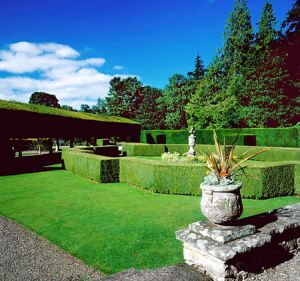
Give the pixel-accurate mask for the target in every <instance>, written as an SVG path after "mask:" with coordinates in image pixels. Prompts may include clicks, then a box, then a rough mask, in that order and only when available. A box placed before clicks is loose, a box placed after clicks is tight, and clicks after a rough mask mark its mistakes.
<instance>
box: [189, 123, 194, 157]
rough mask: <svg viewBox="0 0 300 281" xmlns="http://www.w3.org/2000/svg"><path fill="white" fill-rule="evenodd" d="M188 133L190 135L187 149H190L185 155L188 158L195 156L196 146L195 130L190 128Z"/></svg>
mask: <svg viewBox="0 0 300 281" xmlns="http://www.w3.org/2000/svg"><path fill="white" fill-rule="evenodd" d="M189 133H190V135H189V147H190V149H189V151H188V153H187V156H188V157H189V156H195V155H196V151H195V145H196V136H195V128H194V127H191V129H190V131H189Z"/></svg>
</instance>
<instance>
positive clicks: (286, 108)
mask: <svg viewBox="0 0 300 281" xmlns="http://www.w3.org/2000/svg"><path fill="white" fill-rule="evenodd" d="M275 24H276V18H275V17H274V14H273V9H272V6H271V4H269V3H268V2H267V3H266V4H265V7H264V9H263V11H262V14H261V19H260V21H259V28H258V33H257V36H256V38H257V40H256V42H257V46H256V49H255V50H254V51H253V54H252V57H251V60H250V62H251V64H250V67H248V68H247V71H246V72H245V73H244V82H243V87H242V88H241V91H240V98H241V99H240V103H241V105H242V107H240V109H241V111H240V125H241V126H243V127H278V126H289V125H291V123H290V119H291V113H292V112H293V101H292V99H290V98H289V97H288V96H287V92H288V91H289V90H288V89H289V88H290V86H289V84H290V79H289V74H288V71H287V70H286V69H285V68H284V56H282V54H280V52H278V51H279V47H278V44H277V41H275V39H276V37H277V36H276V34H277V32H276V30H275Z"/></svg>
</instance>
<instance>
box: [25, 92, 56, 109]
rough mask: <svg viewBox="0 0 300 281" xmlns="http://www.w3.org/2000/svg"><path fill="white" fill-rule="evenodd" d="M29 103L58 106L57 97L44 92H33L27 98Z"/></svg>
mask: <svg viewBox="0 0 300 281" xmlns="http://www.w3.org/2000/svg"><path fill="white" fill-rule="evenodd" d="M29 103H30V104H40V105H45V106H51V107H60V105H59V103H58V99H57V97H56V96H55V95H51V94H48V93H44V92H34V93H32V94H31V96H30V99H29Z"/></svg>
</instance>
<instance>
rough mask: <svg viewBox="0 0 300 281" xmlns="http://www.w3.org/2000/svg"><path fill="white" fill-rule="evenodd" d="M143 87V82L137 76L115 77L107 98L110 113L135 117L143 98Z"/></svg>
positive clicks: (130, 117)
mask: <svg viewBox="0 0 300 281" xmlns="http://www.w3.org/2000/svg"><path fill="white" fill-rule="evenodd" d="M142 88H143V85H142V83H141V82H140V81H138V79H137V78H136V77H128V78H125V79H122V78H120V77H114V78H113V79H112V80H111V81H110V89H109V93H108V96H107V98H106V102H107V110H108V113H109V114H111V115H118V116H122V117H126V118H129V119H134V118H135V115H136V110H137V108H139V106H140V104H141V102H142V100H143V96H142V93H143V91H142Z"/></svg>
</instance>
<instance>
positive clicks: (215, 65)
mask: <svg viewBox="0 0 300 281" xmlns="http://www.w3.org/2000/svg"><path fill="white" fill-rule="evenodd" d="M236 84H237V81H236V80H232V82H231V83H228V82H227V79H226V77H225V73H224V72H223V64H222V59H221V57H220V55H217V56H215V58H214V59H213V61H212V62H211V63H210V65H209V66H208V69H207V72H206V74H205V76H204V79H202V80H201V81H200V82H199V84H198V87H197V90H196V92H195V94H193V95H192V96H191V99H190V101H189V103H188V104H187V106H186V112H187V116H188V124H189V125H190V126H195V127H196V128H198V129H203V128H228V127H231V126H233V125H234V124H233V122H234V121H235V118H234V114H235V112H236V108H237V102H236V95H235V94H236V93H235V90H234V89H235V88H237V87H236Z"/></svg>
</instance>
